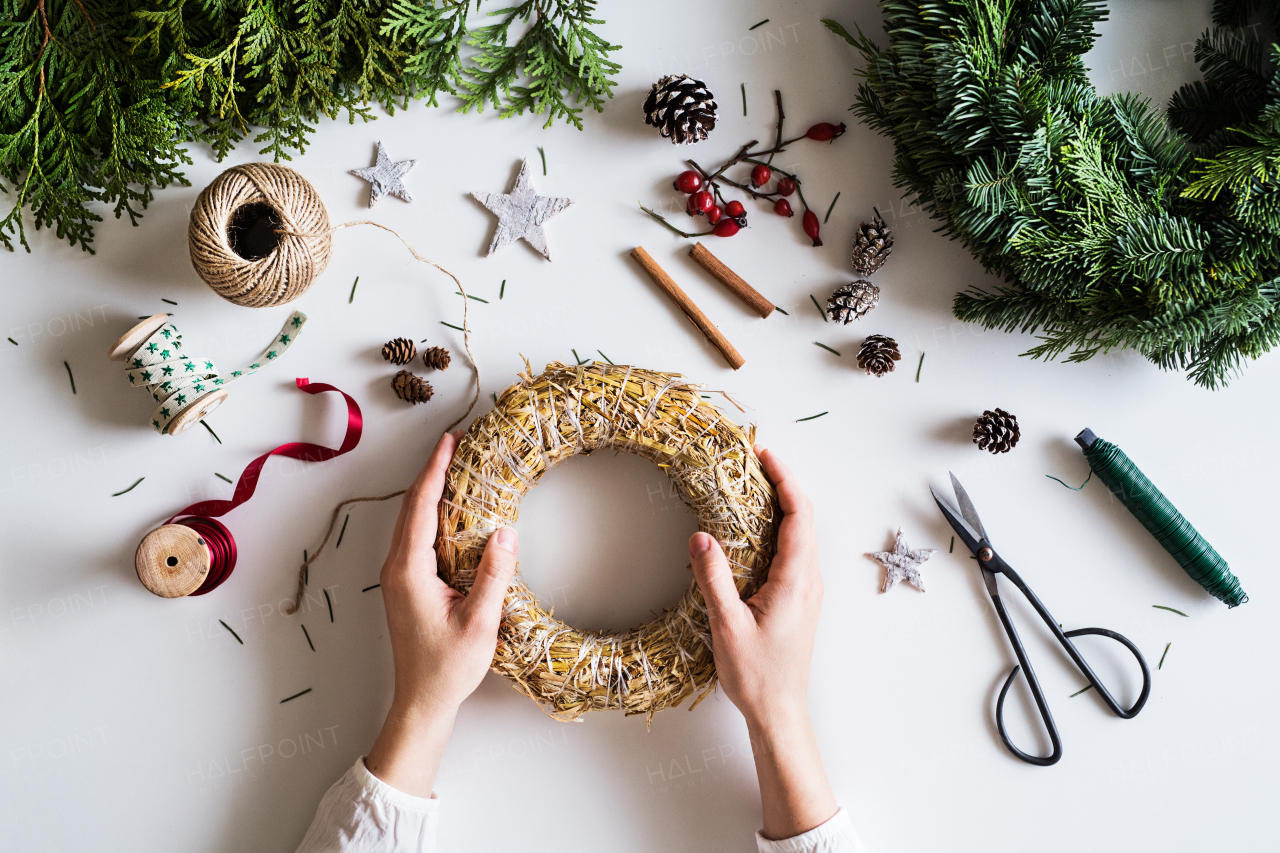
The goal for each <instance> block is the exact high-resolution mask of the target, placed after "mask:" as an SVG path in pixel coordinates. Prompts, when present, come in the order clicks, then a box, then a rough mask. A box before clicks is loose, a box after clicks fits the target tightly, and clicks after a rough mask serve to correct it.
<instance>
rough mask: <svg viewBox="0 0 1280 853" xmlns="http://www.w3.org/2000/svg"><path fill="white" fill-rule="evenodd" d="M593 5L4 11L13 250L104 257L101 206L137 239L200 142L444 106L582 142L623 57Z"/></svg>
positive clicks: (1, 75) (341, 3) (234, 4)
mask: <svg viewBox="0 0 1280 853" xmlns="http://www.w3.org/2000/svg"><path fill="white" fill-rule="evenodd" d="M595 6H596V3H595V0H526V2H523V3H520V4H518V5H513V6H509V7H505V8H501V9H497V10H495V11H492V12H487V13H485V14H481V12H480V3H479V0H474V1H473V0H461V2H450V0H0V192H4V193H7V194H8V197H9V202H10V203H11V205H12V207H11V208H10V209H9V210H8V213H7V215H6V216H4V218H3V219H0V243H3V244H4V246H5V247H6V248H8V249H10V250H11V251H12V250H13V248H14V243H15V241H16V242H19V243H21V244H22V245H23V246H24V247H27V248H28V250H29V246H27V239H26V232H25V224H24V208H25V209H28V210H29V211H30V215H31V217H32V219H33V221H34V224H35V227H37V228H41V227H50V228H56V229H57V233H58V236H59V237H61V238H63V239H66V240H67V241H69V242H70V243H71V244H72V245H76V244H79V245H80V246H81V247H83V248H84V249H86V250H88V251H92V240H93V223H94V222H96V221H100V219H101V217H100V216H99V215H97V214H96V213H94V212H92V210H91V209H90V208H89V207H87V205H88V204H89V203H91V202H103V203H106V204H107V205H111V206H113V207H114V213H115V215H116V216H117V217H119V216H121V215H127V216H128V217H129V218H130V219H131V220H132V221H134V223H135V224H136V221H137V218H138V216H139V215H141V211H142V209H143V208H145V207H146V206H147V203H148V202H149V201H150V200H151V199H152V197H153V196H152V192H153V189H154V188H157V187H164V186H167V185H168V184H170V183H186V181H185V179H184V178H183V175H182V172H181V167H182V166H183V165H184V164H190V163H191V162H192V161H191V160H190V158H189V157H188V155H187V153H186V149H185V146H186V144H188V143H200V144H207V145H208V146H210V148H211V149H212V151H213V152H214V154H215V155H217V157H218V158H219V159H221V158H222V157H223V156H225V155H226V154H227V153H228V152H230V151H231V150H232V149H233V148H234V147H235V145H236V144H237V143H238V142H239V141H240V140H242V139H244V138H245V137H247V136H249V135H250V134H253V141H254V142H255V143H257V144H258V145H260V146H261V148H260V151H261V153H263V154H269V155H271V156H272V157H273V158H274V159H275V160H277V161H278V160H281V159H284V160H288V159H290V152H292V151H300V152H301V151H305V150H306V146H307V141H308V138H309V136H310V134H311V133H312V132H313V131H314V130H315V128H316V126H317V123H318V122H319V121H320V120H321V119H322V118H336V117H338V116H340V115H345V116H347V118H348V119H349V120H350V121H352V122H354V121H355V120H356V118H361V119H363V120H369V119H371V118H373V117H374V116H373V112H372V109H373V107H374V105H380V106H381V107H383V108H384V109H385V110H387V111H388V112H392V113H394V111H395V110H396V109H397V108H404V107H406V106H408V103H409V101H410V100H412V99H419V98H420V99H424V100H426V101H427V103H428V104H430V105H431V106H437V105H439V103H440V98H441V96H442V95H447V96H452V97H454V98H456V99H457V101H458V102H459V104H460V106H459V110H460V111H462V112H467V111H469V110H471V109H475V110H476V111H477V112H482V111H483V110H484V109H485V107H486V106H492V107H493V108H494V109H495V110H497V111H498V112H499V113H500V114H501V115H502V116H503V117H507V116H511V115H522V114H524V113H525V112H526V111H528V112H531V113H534V114H538V115H546V118H547V120H546V126H550V125H551V124H552V123H553V122H554V121H556V120H557V119H559V120H563V121H565V122H568V123H570V124H572V125H574V126H576V127H578V128H579V129H581V128H582V113H583V111H584V109H585V108H587V107H590V108H592V109H594V110H596V111H600V110H602V109H603V108H604V101H605V99H606V98H609V97H612V94H613V88H614V86H615V85H616V81H615V80H614V76H615V74H616V72H617V71H618V70H619V66H618V64H617V63H615V62H613V61H611V60H610V58H609V56H610V54H611V53H612V52H613V51H615V50H617V49H618V46H617V45H613V44H610V43H609V42H607V41H606V40H604V39H602V38H601V37H600V36H599V34H598V33H597V32H596V31H595V30H594V29H593V28H594V27H595V26H596V25H598V24H601V23H603V21H601V20H599V19H597V18H595V17H594V15H595Z"/></svg>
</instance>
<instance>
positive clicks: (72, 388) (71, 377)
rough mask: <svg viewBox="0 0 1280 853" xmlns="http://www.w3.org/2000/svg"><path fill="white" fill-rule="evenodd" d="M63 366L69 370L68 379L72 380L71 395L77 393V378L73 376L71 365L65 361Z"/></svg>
mask: <svg viewBox="0 0 1280 853" xmlns="http://www.w3.org/2000/svg"><path fill="white" fill-rule="evenodd" d="M62 366H63V367H65V368H66V369H67V378H68V379H70V380H71V393H72V394H74V393H76V378H75V377H74V376H72V375H71V365H69V364H67V363H66V362H65V361H64V362H62Z"/></svg>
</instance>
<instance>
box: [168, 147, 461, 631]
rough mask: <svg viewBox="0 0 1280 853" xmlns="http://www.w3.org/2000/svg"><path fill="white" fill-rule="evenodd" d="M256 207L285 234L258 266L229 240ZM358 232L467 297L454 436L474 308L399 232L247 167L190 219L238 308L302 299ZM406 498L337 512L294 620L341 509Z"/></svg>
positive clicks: (218, 289) (300, 185)
mask: <svg viewBox="0 0 1280 853" xmlns="http://www.w3.org/2000/svg"><path fill="white" fill-rule="evenodd" d="M253 204H266V205H268V206H269V207H270V208H271V209H272V211H273V212H274V213H275V215H276V216H278V217H279V218H280V226H279V227H277V228H276V229H275V235H276V237H277V238H278V240H279V242H278V244H277V245H276V247H275V248H274V249H273V250H272V251H271V252H270V253H269V254H268V255H266V256H265V257H262V258H257V259H251V258H245V257H242V256H241V255H239V254H238V253H237V252H236V251H235V250H234V249H233V248H232V247H231V243H230V239H229V235H228V225H229V224H230V223H231V219H232V217H233V215H234V214H235V212H236V211H237V210H239V209H241V208H242V207H245V206H248V205H253ZM355 225H371V226H373V227H374V228H380V229H382V230H383V231H386V232H388V233H390V234H392V235H394V236H395V237H396V238H397V239H398V240H399V241H400V242H401V243H403V244H404V247H405V248H406V249H408V250H409V254H411V255H413V257H414V259H415V260H417V261H420V262H421V263H424V264H427V265H429V266H432V267H435V268H436V269H437V270H439V271H440V272H442V273H444V274H445V275H447V276H448V277H449V278H450V279H451V280H452V281H453V283H454V284H456V285H457V286H458V292H459V293H460V294H461V296H462V341H463V347H464V348H465V349H466V352H467V358H468V359H469V360H470V361H471V369H472V372H473V374H474V377H475V383H474V393H473V394H472V397H471V402H470V404H469V405H468V406H467V409H466V411H465V412H463V413H462V414H461V415H460V416H459V417H458V418H456V419H455V420H454V421H453V422H452V423H451V424H449V426H448V427H446V428H445V429H446V431H449V430H452V429H453V428H454V427H456V426H457V425H458V424H460V423H462V422H463V421H464V420H466V419H467V417H468V416H470V414H471V412H472V411H473V410H474V409H475V406H476V403H477V402H478V401H479V400H480V387H481V376H480V362H479V361H478V360H477V359H476V357H475V353H474V352H473V351H472V349H471V323H470V302H471V300H470V298H468V296H467V290H466V288H465V287H463V285H462V281H461V280H459V278H458V277H457V276H456V275H454V274H453V273H452V272H451V271H449V270H448V269H446V268H445V267H443V266H441V265H440V264H438V263H436V262H435V261H433V260H431V259H430V258H426V257H423V256H422V255H420V254H418V251H417V250H416V249H415V248H414V247H413V245H412V244H411V243H410V242H409V241H408V240H406V239H405V238H404V236H403V235H401V234H400V232H398V231H396V230H395V229H394V228H390V227H388V226H386V225H382V224H381V223H378V222H372V221H370V220H367V219H359V220H354V221H351V222H344V223H342V224H340V225H333V226H331V225H330V223H329V213H328V211H327V210H326V209H325V206H324V201H323V200H322V199H321V198H320V194H319V193H318V192H317V191H316V189H315V187H314V186H312V185H311V183H310V182H309V181H307V179H306V178H304V177H302V175H301V174H299V173H298V172H296V171H294V170H293V169H290V168H288V167H287V166H281V165H278V164H275V163H245V164H243V165H240V166H233V167H231V168H230V169H227V170H226V171H224V172H223V173H222V174H220V175H219V176H218V177H217V178H215V179H214V180H213V182H212V183H210V184H209V186H207V187H205V189H204V191H203V192H201V193H200V196H199V198H197V199H196V204H195V206H194V207H193V209H192V211H191V222H190V225H189V227H188V231H187V236H188V244H189V247H190V252H191V263H192V265H193V266H194V267H195V269H196V272H197V273H198V274H199V275H200V277H201V278H202V279H204V281H205V283H207V284H208V285H209V287H211V288H212V289H213V291H214V292H215V293H217V294H218V295H219V296H222V297H223V298H224V299H227V300H228V301H230V302H234V303H235V304H236V305H243V306H247V307H251V308H261V307H266V306H271V305H281V304H283V303H285V302H290V301H292V300H294V299H297V298H298V297H299V296H301V295H302V294H303V293H305V292H306V291H307V289H308V288H310V287H311V284H312V283H313V282H314V281H315V280H316V278H318V277H319V275H320V274H321V273H322V272H324V270H325V267H327V266H328V264H329V260H330V258H331V257H332V255H333V235H334V233H335V232H337V231H340V230H342V229H344V228H351V227H352V226H355ZM404 492H405V490H404V489H401V490H400V491H398V492H393V493H391V494H389V495H382V496H380V497H359V498H350V499H348V500H345V501H343V502H341V503H339V504H338V505H337V506H336V507H335V508H334V510H333V517H332V518H331V519H330V521H329V529H328V530H327V531H326V532H325V535H324V539H323V540H322V541H321V543H320V547H319V548H318V549H317V550H316V553H315V554H313V555H311V556H310V557H309V558H308V559H307V560H306V561H304V562H303V563H302V565H301V566H300V567H299V569H298V591H297V594H296V595H295V597H294V603H293V608H292V609H291V610H289V611H288V612H289V613H291V614H292V613H294V612H296V611H297V609H298V608H299V607H300V606H301V605H302V596H303V593H304V590H305V587H306V584H307V577H308V571H309V567H310V565H311V564H312V563H314V562H315V561H316V560H317V559H319V557H320V555H321V554H322V553H323V552H324V548H325V545H327V544H328V542H329V537H330V536H331V535H332V534H333V527H334V523H335V522H336V521H337V519H338V513H339V512H340V511H341V509H342V507H344V506H346V505H347V504H351V503H359V502H363V501H385V500H390V499H391V498H394V497H398V496H399V495H403V494H404Z"/></svg>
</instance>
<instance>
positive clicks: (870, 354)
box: [858, 335, 902, 377]
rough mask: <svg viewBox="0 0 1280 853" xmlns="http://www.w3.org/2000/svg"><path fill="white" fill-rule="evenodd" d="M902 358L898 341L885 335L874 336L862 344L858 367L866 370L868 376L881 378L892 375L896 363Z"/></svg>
mask: <svg viewBox="0 0 1280 853" xmlns="http://www.w3.org/2000/svg"><path fill="white" fill-rule="evenodd" d="M901 358H902V353H900V352H898V342H897V341H895V340H894V339H893V338H890V337H887V336H885V335H872V336H871V337H869V338H867V339H866V340H865V341H863V342H862V347H861V349H859V350H858V367H861V368H862V369H863V370H865V371H866V372H867V375H868V376H872V375H874V376H876V377H880V376H884V375H885V374H886V373H892V372H893V368H894V367H895V365H894V362H895V361H899V360H900V359H901Z"/></svg>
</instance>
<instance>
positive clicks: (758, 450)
mask: <svg viewBox="0 0 1280 853" xmlns="http://www.w3.org/2000/svg"><path fill="white" fill-rule="evenodd" d="M752 449H753V450H755V452H756V456H759V455H760V454H762V453H764V452H765V451H766V450H768V449H769V448H767V447H765V446H764V445H763V444H757V445H756V446H755V447H754V448H752Z"/></svg>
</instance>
